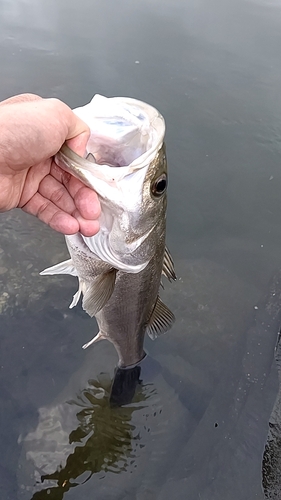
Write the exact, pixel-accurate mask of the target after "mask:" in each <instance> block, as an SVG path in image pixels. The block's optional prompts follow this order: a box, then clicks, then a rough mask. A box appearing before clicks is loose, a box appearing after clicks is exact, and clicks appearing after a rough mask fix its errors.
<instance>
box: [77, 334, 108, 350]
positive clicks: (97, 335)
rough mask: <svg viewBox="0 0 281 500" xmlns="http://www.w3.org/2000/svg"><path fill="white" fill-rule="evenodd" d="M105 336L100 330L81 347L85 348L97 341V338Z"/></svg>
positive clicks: (101, 338)
mask: <svg viewBox="0 0 281 500" xmlns="http://www.w3.org/2000/svg"><path fill="white" fill-rule="evenodd" d="M105 339H106V337H104V336H103V334H102V333H101V332H98V333H97V334H96V335H95V336H94V337H93V338H92V340H90V342H87V343H86V344H84V345H82V349H87V347H89V346H90V345H92V344H94V343H95V342H98V341H99V340H105Z"/></svg>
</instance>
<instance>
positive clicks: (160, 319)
mask: <svg viewBox="0 0 281 500" xmlns="http://www.w3.org/2000/svg"><path fill="white" fill-rule="evenodd" d="M174 321H175V316H174V315H173V313H172V312H171V311H170V309H169V308H168V307H167V306H165V304H164V303H163V302H162V300H161V299H160V297H158V298H157V300H156V304H155V307H154V309H153V311H152V314H151V317H150V320H149V323H148V325H147V328H146V333H147V334H148V335H149V337H150V338H151V339H152V340H155V339H156V338H157V337H159V335H161V334H162V333H166V332H167V331H168V330H169V329H170V328H171V326H172V325H173V323H174Z"/></svg>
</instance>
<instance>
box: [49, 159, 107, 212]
mask: <svg viewBox="0 0 281 500" xmlns="http://www.w3.org/2000/svg"><path fill="white" fill-rule="evenodd" d="M51 175H52V176H53V177H54V178H55V179H57V180H58V181H59V182H60V183H62V184H63V185H64V186H65V187H66V189H67V190H68V192H69V193H70V196H71V197H72V198H73V200H74V203H75V206H76V208H77V209H78V210H79V212H80V214H81V216H82V217H83V218H85V219H89V220H90V219H91V220H94V219H98V218H99V216H100V213H101V207H100V202H99V199H98V196H97V194H96V192H95V191H94V190H92V189H90V188H88V187H86V186H85V185H84V184H83V183H82V182H81V181H79V180H78V179H76V178H75V177H73V176H72V175H71V174H69V173H67V172H65V171H64V170H62V169H61V168H60V167H58V166H57V164H56V163H55V162H53V164H52V166H51Z"/></svg>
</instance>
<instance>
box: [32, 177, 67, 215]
mask: <svg viewBox="0 0 281 500" xmlns="http://www.w3.org/2000/svg"><path fill="white" fill-rule="evenodd" d="M38 191H39V193H40V194H41V195H42V196H43V198H46V199H47V200H50V201H51V202H52V203H53V204H54V205H55V206H56V207H58V208H60V209H61V210H63V211H64V212H67V213H69V214H72V213H73V212H74V211H75V210H76V206H75V203H74V200H73V198H72V197H71V196H70V194H69V192H68V191H67V189H66V188H65V186H64V185H63V184H61V183H60V182H59V181H57V180H56V179H55V178H54V177H53V176H52V175H47V176H46V177H44V178H43V179H42V181H41V182H40V185H39V189H38Z"/></svg>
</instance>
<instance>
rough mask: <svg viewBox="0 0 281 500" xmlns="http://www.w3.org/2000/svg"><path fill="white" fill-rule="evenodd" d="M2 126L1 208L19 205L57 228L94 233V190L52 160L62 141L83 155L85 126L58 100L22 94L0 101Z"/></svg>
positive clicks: (96, 208) (97, 211)
mask: <svg viewBox="0 0 281 500" xmlns="http://www.w3.org/2000/svg"><path fill="white" fill-rule="evenodd" d="M0 130H1V135H0V183H1V192H0V211H2V212H4V211H6V210H10V209H12V208H16V207H18V208H22V210H24V211H25V212H27V213H29V214H31V215H35V216H36V217H38V218H39V219H40V220H41V221H43V222H45V223H46V224H48V225H49V226H50V227H52V228H53V229H55V230H56V231H59V232H61V233H64V234H75V233H77V232H78V231H79V232H80V233H82V234H83V235H84V236H93V235H94V234H96V233H97V232H98V230H99V222H98V220H97V219H98V217H99V215H100V204H99V200H98V197H97V195H96V193H95V192H94V191H93V190H92V189H89V188H88V187H86V186H85V185H84V184H83V183H82V182H81V181H79V180H78V179H76V178H74V177H73V176H72V175H70V174H69V173H67V172H65V171H64V170H62V169H61V168H60V167H58V166H57V165H56V163H55V162H54V155H55V154H56V153H57V152H58V151H59V149H60V148H61V146H62V144H63V143H64V142H67V144H68V145H69V147H70V148H71V149H72V150H74V151H75V152H76V153H77V154H79V155H81V156H83V154H84V151H85V148H86V144H87V141H88V138H89V134H90V132H89V128H88V126H87V125H86V124H85V123H84V122H83V121H82V120H81V119H80V118H79V117H77V116H76V115H75V114H74V113H73V112H72V111H71V109H70V108H69V107H68V106H67V105H66V104H64V103H63V102H61V101H59V100H58V99H42V98H41V97H39V96H37V95H33V94H22V95H19V96H15V97H11V98H10V99H7V100H5V101H2V102H1V103H0Z"/></svg>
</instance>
